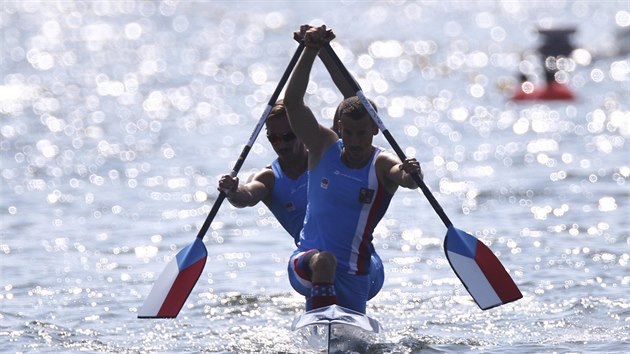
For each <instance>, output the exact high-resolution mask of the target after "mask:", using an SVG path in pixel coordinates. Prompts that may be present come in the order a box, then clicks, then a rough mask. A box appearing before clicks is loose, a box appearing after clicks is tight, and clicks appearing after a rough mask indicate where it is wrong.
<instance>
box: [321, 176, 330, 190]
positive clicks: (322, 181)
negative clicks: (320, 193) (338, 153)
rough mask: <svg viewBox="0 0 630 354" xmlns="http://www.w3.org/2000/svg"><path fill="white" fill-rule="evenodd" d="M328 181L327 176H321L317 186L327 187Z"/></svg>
mask: <svg viewBox="0 0 630 354" xmlns="http://www.w3.org/2000/svg"><path fill="white" fill-rule="evenodd" d="M328 183H329V182H328V178H326V177H322V180H321V181H320V182H319V186H320V187H322V188H324V189H328Z"/></svg>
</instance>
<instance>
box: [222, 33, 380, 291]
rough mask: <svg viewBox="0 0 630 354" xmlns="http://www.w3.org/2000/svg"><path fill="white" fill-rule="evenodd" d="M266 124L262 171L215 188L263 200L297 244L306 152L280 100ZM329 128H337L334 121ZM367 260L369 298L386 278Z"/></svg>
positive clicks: (238, 203)
mask: <svg viewBox="0 0 630 354" xmlns="http://www.w3.org/2000/svg"><path fill="white" fill-rule="evenodd" d="M309 28H310V26H308V25H304V26H302V27H301V30H300V32H299V33H296V34H295V35H296V39H298V40H302V37H303V36H304V33H305V32H306V31H307V30H308V29H309ZM319 57H320V59H321V60H322V62H323V63H324V65H325V66H326V68H327V69H328V71H329V73H330V75H331V77H332V78H333V81H334V82H335V84H336V86H337V88H338V89H339V90H340V91H341V92H342V93H343V94H344V97H350V96H352V95H353V92H352V90H351V89H350V87H349V86H348V85H347V84H345V81H344V80H343V77H342V75H341V74H340V73H339V69H338V67H337V65H335V63H334V62H332V60H331V59H330V57H329V56H328V54H327V53H326V52H325V51H321V53H320V55H319ZM265 127H266V129H267V139H268V140H269V142H270V143H271V146H272V147H273V149H274V151H275V152H276V154H277V155H278V157H277V158H276V159H275V160H274V161H273V162H272V163H271V164H270V165H268V166H266V167H265V168H263V169H262V170H261V171H259V172H257V173H255V174H252V175H251V176H250V177H249V178H248V181H247V183H245V184H239V179H238V177H232V176H230V175H229V174H228V175H223V176H222V177H221V178H220V180H219V187H218V188H219V189H220V190H223V191H224V192H225V194H226V197H227V200H228V201H229V202H230V204H232V205H233V206H235V207H237V208H244V207H249V206H254V205H256V204H258V202H260V201H262V202H263V203H264V204H265V205H266V206H267V208H268V209H269V210H270V211H271V212H272V213H273V215H274V216H275V218H276V219H277V220H278V222H279V223H280V225H281V226H282V227H283V228H284V229H285V230H286V231H287V232H288V233H289V234H290V235H291V236H292V237H293V240H294V243H295V244H296V245H297V243H298V241H299V238H300V231H301V230H302V226H303V225H304V216H305V214H306V183H307V173H306V169H307V151H306V148H305V147H304V144H303V143H302V142H301V141H300V140H299V139H296V136H295V134H294V133H293V131H292V130H291V126H290V125H289V121H288V119H287V114H286V108H285V106H284V102H283V100H279V101H278V102H277V103H276V104H275V105H274V106H273V108H272V109H271V111H270V112H269V116H268V117H267V121H266V122H265ZM332 129H334V130H335V131H337V120H335V123H334V124H333V127H332ZM370 263H371V264H370V270H369V274H370V287H369V295H368V299H371V298H373V297H374V296H376V294H378V292H379V291H380V290H381V288H382V287H383V281H384V278H385V275H384V269H383V262H382V260H381V258H380V257H379V256H378V254H377V253H376V252H375V251H374V250H372V256H371V258H370Z"/></svg>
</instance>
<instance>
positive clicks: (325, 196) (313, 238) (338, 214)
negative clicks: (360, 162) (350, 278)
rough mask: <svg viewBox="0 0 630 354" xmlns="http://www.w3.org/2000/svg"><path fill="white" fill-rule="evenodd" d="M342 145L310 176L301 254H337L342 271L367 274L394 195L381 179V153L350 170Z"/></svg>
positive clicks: (377, 152)
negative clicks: (379, 228)
mask: <svg viewBox="0 0 630 354" xmlns="http://www.w3.org/2000/svg"><path fill="white" fill-rule="evenodd" d="M342 146H343V142H342V141H341V140H339V141H337V143H335V144H333V145H331V147H330V148H328V150H326V152H325V153H324V155H323V156H322V159H321V161H320V162H319V164H318V165H317V166H316V167H315V168H314V169H312V170H310V171H309V172H308V173H309V179H308V206H307V210H308V213H307V215H306V220H304V229H303V230H302V233H301V235H300V243H299V249H301V250H309V249H313V248H315V249H319V250H325V251H328V252H331V253H333V254H335V256H336V257H337V271H338V272H339V271H342V272H346V273H349V274H358V275H362V274H368V273H369V271H370V257H371V255H372V252H374V248H373V246H372V232H373V231H374V228H375V227H376V225H377V224H378V222H379V221H380V220H381V218H382V217H383V215H384V214H385V211H386V210H387V207H388V206H389V202H390V201H391V198H392V196H393V195H392V194H390V193H388V192H387V191H386V190H385V188H384V186H382V185H381V184H380V182H379V181H378V178H377V177H376V170H375V167H374V166H375V161H376V156H377V155H378V154H379V153H380V152H381V151H383V150H382V149H381V148H378V147H377V148H375V149H374V153H373V154H372V157H371V159H370V162H369V163H368V164H367V165H366V166H365V167H363V168H360V169H351V168H349V167H347V166H346V165H344V164H343V162H342V161H341V151H342ZM324 221H325V222H324Z"/></svg>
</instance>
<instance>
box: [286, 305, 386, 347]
mask: <svg viewBox="0 0 630 354" xmlns="http://www.w3.org/2000/svg"><path fill="white" fill-rule="evenodd" d="M291 330H293V331H296V332H297V333H298V336H299V337H301V339H303V340H304V341H305V342H306V344H307V345H308V346H309V347H311V348H313V349H319V350H322V349H323V350H326V351H327V352H328V353H348V352H359V353H364V352H366V351H367V348H368V347H369V346H370V344H372V343H374V342H375V341H376V340H377V339H378V338H379V335H380V334H381V333H382V327H381V324H380V323H379V322H378V321H377V320H375V319H373V318H371V317H368V316H366V315H365V314H362V313H360V312H356V311H353V310H350V309H348V308H345V307H342V306H338V305H330V306H325V307H322V308H318V309H314V310H311V311H307V312H305V313H303V314H301V315H298V316H296V317H295V319H294V320H293V324H292V325H291Z"/></svg>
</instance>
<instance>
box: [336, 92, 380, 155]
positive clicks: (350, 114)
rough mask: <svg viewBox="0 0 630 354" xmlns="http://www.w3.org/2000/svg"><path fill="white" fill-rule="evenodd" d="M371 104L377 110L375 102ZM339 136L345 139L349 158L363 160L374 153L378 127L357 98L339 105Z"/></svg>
mask: <svg viewBox="0 0 630 354" xmlns="http://www.w3.org/2000/svg"><path fill="white" fill-rule="evenodd" d="M370 104H371V105H372V107H373V108H374V110H376V105H375V104H374V102H372V101H370ZM335 121H336V122H337V126H338V130H337V134H339V136H340V137H341V139H343V144H344V147H345V150H346V154H347V157H348V158H351V159H353V160H354V159H357V160H361V159H363V158H365V157H366V154H371V152H372V140H373V138H374V135H376V134H378V126H377V125H376V123H374V121H373V120H372V117H370V114H369V113H368V111H367V110H366V109H365V107H363V104H362V103H361V101H360V100H359V98H358V97H357V96H353V97H349V98H347V99H345V100H343V102H341V103H340V104H339V106H338V107H337V111H336V112H335Z"/></svg>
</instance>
